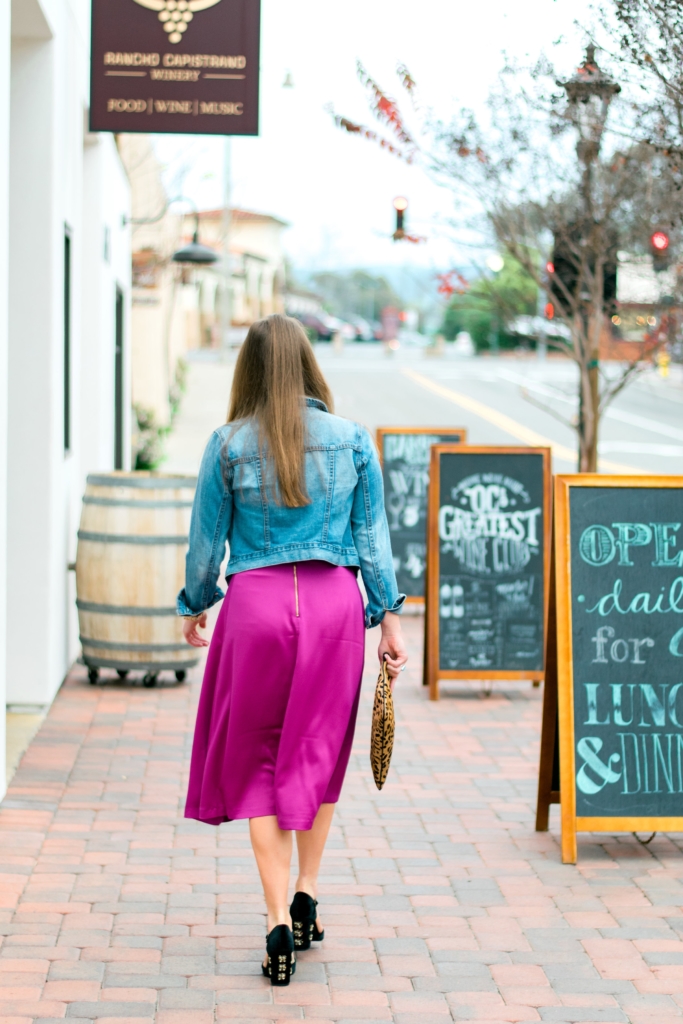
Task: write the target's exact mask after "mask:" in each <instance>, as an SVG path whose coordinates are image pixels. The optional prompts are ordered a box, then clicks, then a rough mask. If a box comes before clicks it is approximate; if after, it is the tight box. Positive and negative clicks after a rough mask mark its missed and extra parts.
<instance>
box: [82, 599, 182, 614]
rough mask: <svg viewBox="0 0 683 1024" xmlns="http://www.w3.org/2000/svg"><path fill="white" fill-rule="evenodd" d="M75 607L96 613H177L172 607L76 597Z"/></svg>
mask: <svg viewBox="0 0 683 1024" xmlns="http://www.w3.org/2000/svg"><path fill="white" fill-rule="evenodd" d="M76 607H77V608H78V610H79V611H81V612H95V613H96V614H98V615H150V616H156V615H177V614H178V612H177V610H176V608H174V607H167V606H164V607H157V608H137V607H135V605H124V604H97V603H96V602H95V601H82V600H81V599H80V598H76Z"/></svg>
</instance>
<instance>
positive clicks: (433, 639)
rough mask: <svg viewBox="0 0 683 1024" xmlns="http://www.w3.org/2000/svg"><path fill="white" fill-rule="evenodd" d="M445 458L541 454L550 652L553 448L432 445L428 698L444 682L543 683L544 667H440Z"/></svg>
mask: <svg viewBox="0 0 683 1024" xmlns="http://www.w3.org/2000/svg"><path fill="white" fill-rule="evenodd" d="M442 455H540V456H542V459H543V654H544V662H545V655H546V652H547V649H548V605H549V597H550V550H551V539H552V515H551V509H552V470H551V466H552V462H551V459H552V456H551V449H550V448H527V447H522V446H519V447H516V446H514V447H507V446H505V447H502V446H500V445H449V444H434V445H432V457H431V462H430V471H429V506H428V513H427V579H426V581H425V582H426V589H425V594H426V598H427V599H426V607H425V680H424V681H425V683H426V684H427V685H428V686H429V699H430V700H438V699H439V681H440V680H441V679H530V680H534V681H537V682H540V680H542V679H543V678H544V676H545V667H544V668H541V669H535V670H526V669H510V670H506V669H479V670H477V669H472V668H464V669H446V670H442V669H440V668H439V616H438V614H434V610H435V609H438V607H439V523H438V520H439V499H440V468H441V463H440V458H441V456H442Z"/></svg>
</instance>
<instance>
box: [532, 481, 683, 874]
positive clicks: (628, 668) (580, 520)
mask: <svg viewBox="0 0 683 1024" xmlns="http://www.w3.org/2000/svg"><path fill="white" fill-rule="evenodd" d="M555 542H556V548H555V562H556V600H557V658H558V662H557V680H558V714H559V743H560V802H561V818H562V860H563V861H564V862H565V863H572V864H573V863H575V862H576V857H577V844H576V833H577V831H590V832H620V831H628V832H639V831H647V832H655V831H664V832H680V831H683V477H675V476H666V477H622V476H612V477H610V476H594V475H592V474H591V475H588V474H577V475H576V476H558V477H557V478H556V481H555ZM548 724H549V723H548ZM545 725H546V722H545V716H544V726H545Z"/></svg>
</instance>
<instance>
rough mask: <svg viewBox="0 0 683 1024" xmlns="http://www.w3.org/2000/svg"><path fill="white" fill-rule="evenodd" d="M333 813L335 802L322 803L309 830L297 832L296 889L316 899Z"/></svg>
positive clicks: (319, 928)
mask: <svg viewBox="0 0 683 1024" xmlns="http://www.w3.org/2000/svg"><path fill="white" fill-rule="evenodd" d="M333 815H334V804H321V805H320V810H319V811H318V813H317V814H316V816H315V821H314V822H313V825H312V827H311V828H310V829H309V830H308V832H297V834H296V846H297V850H298V851H299V877H298V878H297V880H296V891H297V892H307V893H308V895H309V896H312V897H313V899H314V900H315V899H317V898H318V872H319V871H320V861H321V860H322V857H323V853H324V851H325V843H326V842H327V836H328V834H329V831H330V825H331V824H332V817H333ZM317 927H318V930H319V931H322V925H321V923H320V918H318V921H317Z"/></svg>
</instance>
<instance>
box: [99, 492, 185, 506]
mask: <svg viewBox="0 0 683 1024" xmlns="http://www.w3.org/2000/svg"><path fill="white" fill-rule="evenodd" d="M83 504H84V505H104V506H105V507H106V508H192V505H193V504H194V502H192V501H145V500H144V499H143V500H141V501H134V500H133V499H130V498H129V499H128V500H125V499H123V498H94V497H93V496H92V495H90V494H85V495H84V496H83Z"/></svg>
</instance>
